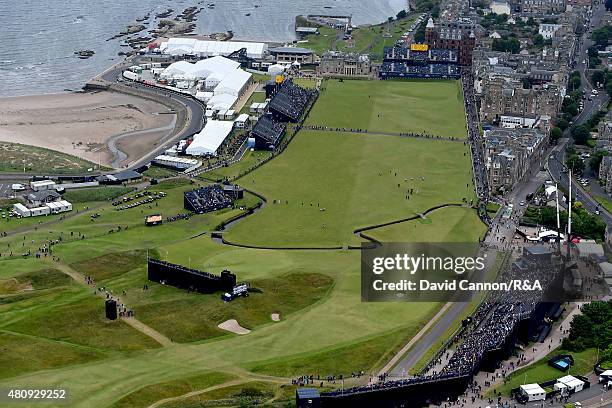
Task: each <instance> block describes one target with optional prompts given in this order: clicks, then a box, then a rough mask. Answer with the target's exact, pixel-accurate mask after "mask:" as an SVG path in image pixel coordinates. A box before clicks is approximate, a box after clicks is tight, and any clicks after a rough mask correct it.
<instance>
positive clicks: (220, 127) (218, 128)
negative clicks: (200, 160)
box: [185, 120, 234, 156]
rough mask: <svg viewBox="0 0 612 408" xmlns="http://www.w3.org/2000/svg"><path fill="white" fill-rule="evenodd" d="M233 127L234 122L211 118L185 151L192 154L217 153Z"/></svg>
mask: <svg viewBox="0 0 612 408" xmlns="http://www.w3.org/2000/svg"><path fill="white" fill-rule="evenodd" d="M233 127H234V123H233V122H228V121H221V120H209V121H208V122H207V123H206V126H204V129H203V130H202V131H201V132H200V133H198V134H197V135H195V136H194V138H193V142H191V144H190V145H189V147H187V150H186V151H185V153H187V154H189V155H192V156H204V155H206V154H212V155H216V154H217V149H219V146H221V144H222V143H223V141H224V140H225V138H227V136H228V135H229V134H230V133H231V131H232V128H233Z"/></svg>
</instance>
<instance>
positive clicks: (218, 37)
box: [208, 31, 234, 41]
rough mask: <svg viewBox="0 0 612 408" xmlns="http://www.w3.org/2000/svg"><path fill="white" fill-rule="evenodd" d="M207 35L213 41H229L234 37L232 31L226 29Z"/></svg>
mask: <svg viewBox="0 0 612 408" xmlns="http://www.w3.org/2000/svg"><path fill="white" fill-rule="evenodd" d="M208 37H210V38H211V39H213V40H215V41H229V40H231V39H232V38H233V37H234V33H233V32H232V31H227V32H225V33H212V34H210V35H209V36H208Z"/></svg>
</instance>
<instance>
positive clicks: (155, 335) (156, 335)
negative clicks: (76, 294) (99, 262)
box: [52, 262, 172, 347]
mask: <svg viewBox="0 0 612 408" xmlns="http://www.w3.org/2000/svg"><path fill="white" fill-rule="evenodd" d="M52 265H53V267H54V268H56V269H58V270H59V271H61V272H63V273H65V274H66V275H68V276H70V277H71V278H72V279H74V280H75V281H76V282H78V283H80V284H81V285H84V286H87V287H90V285H89V284H88V283H87V281H86V280H85V277H84V276H83V275H82V274H80V273H79V272H77V271H76V270H74V269H72V268H71V267H70V266H68V265H66V264H62V263H59V262H54V263H52ZM96 293H98V294H99V296H100V297H104V292H96ZM121 320H123V321H124V322H125V323H127V324H128V325H130V326H131V327H132V328H134V329H135V330H137V331H139V332H140V333H142V334H144V335H145V336H148V337H150V338H152V339H153V340H155V341H156V342H158V343H159V344H161V345H162V346H164V347H168V346H171V345H172V340H170V339H169V338H167V337H166V336H164V335H163V334H161V333H160V332H158V331H157V330H155V329H153V328H152V327H150V326H147V325H146V324H144V323H143V322H141V321H140V320H138V319H136V318H135V317H121Z"/></svg>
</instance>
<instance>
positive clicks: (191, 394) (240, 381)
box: [148, 378, 251, 408]
mask: <svg viewBox="0 0 612 408" xmlns="http://www.w3.org/2000/svg"><path fill="white" fill-rule="evenodd" d="M248 382H251V380H246V379H243V378H239V379H237V380H232V381H228V382H224V383H222V384H217V385H213V386H212V387H208V388H204V389H202V390H197V391H191V392H188V393H187V394H183V395H179V396H177V397H171V398H164V399H162V400H159V401H156V402H154V403H153V404H151V405H149V407H148V408H158V407H161V406H162V405H165V404H167V403H169V402H175V401H180V400H184V399H186V398H190V397H195V396H197V395H201V394H205V393H207V392H210V391H215V390H219V389H221V388H227V387H232V386H234V385H240V384H246V383H248Z"/></svg>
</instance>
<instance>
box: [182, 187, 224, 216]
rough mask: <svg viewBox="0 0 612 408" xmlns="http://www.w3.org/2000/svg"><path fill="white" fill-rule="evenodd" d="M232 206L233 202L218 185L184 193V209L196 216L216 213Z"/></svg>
mask: <svg viewBox="0 0 612 408" xmlns="http://www.w3.org/2000/svg"><path fill="white" fill-rule="evenodd" d="M232 205H233V200H232V199H231V197H229V196H228V195H227V194H225V193H224V192H223V187H221V186H220V185H218V184H212V185H210V186H206V187H201V188H199V189H197V190H192V191H187V192H186V193H185V208H186V209H188V210H190V211H193V212H194V213H196V214H204V213H207V212H210V211H217V210H221V209H223V208H228V207H231V206H232Z"/></svg>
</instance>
